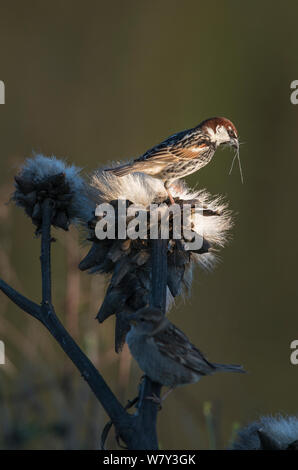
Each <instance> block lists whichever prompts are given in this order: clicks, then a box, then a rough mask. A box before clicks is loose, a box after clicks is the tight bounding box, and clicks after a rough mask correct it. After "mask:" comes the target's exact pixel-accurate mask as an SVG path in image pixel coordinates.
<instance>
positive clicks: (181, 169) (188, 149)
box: [105, 117, 240, 204]
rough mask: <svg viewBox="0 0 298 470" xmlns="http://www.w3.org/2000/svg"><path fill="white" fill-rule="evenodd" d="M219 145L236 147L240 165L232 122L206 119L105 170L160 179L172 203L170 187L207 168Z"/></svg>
mask: <svg viewBox="0 0 298 470" xmlns="http://www.w3.org/2000/svg"><path fill="white" fill-rule="evenodd" d="M220 145H229V146H231V147H234V148H236V151H237V155H238V161H239V165H240V160H239V141H238V132H237V130H236V127H235V126H234V124H233V123H232V122H231V121H230V120H229V119H226V118H223V117H214V118H210V119H206V120H205V121H203V122H201V123H200V124H199V125H198V126H196V127H194V128H192V129H187V130H185V131H181V132H178V133H177V134H174V135H172V136H170V137H168V138H167V139H166V140H164V141H163V142H161V143H160V144H158V145H156V146H155V147H153V148H151V149H150V150H148V151H147V152H145V153H144V154H143V155H142V156H141V157H139V158H137V159H135V160H133V161H132V162H131V163H127V164H124V165H120V166H118V167H115V168H110V169H107V170H105V171H107V172H111V173H113V174H114V175H116V176H124V175H127V174H129V173H135V172H141V173H146V174H148V175H151V176H153V177H155V178H159V179H161V180H162V181H163V182H164V185H165V189H166V191H167V193H168V195H169V198H170V201H171V203H172V204H173V203H174V199H173V197H172V195H171V193H170V192H169V187H170V185H171V184H172V183H173V182H174V181H175V180H177V179H180V178H183V177H185V176H187V175H190V174H191V173H194V172H196V171H198V170H199V169H200V168H202V167H203V166H205V165H207V163H209V162H210V161H211V159H212V157H213V155H214V153H215V151H216V149H217V148H218V147H219V146H220Z"/></svg>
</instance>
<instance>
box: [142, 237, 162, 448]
mask: <svg viewBox="0 0 298 470" xmlns="http://www.w3.org/2000/svg"><path fill="white" fill-rule="evenodd" d="M167 248H168V240H163V239H160V238H159V239H157V240H151V270H152V271H151V279H152V281H151V283H152V288H151V298H150V305H151V306H152V307H155V308H158V309H160V310H161V311H162V312H163V313H164V314H165V313H166V301H167ZM160 392H161V385H160V384H158V383H156V382H152V380H150V379H149V377H147V376H145V378H144V380H143V383H142V384H141V389H140V398H139V406H138V410H139V419H140V421H141V422H142V429H143V436H144V437H145V439H146V442H143V443H142V445H143V446H146V447H143V448H144V449H148V450H154V449H158V438H157V430H156V425H157V414H158V410H159V405H158V404H156V403H154V402H153V401H152V400H150V399H148V397H152V396H156V397H158V398H159V397H160Z"/></svg>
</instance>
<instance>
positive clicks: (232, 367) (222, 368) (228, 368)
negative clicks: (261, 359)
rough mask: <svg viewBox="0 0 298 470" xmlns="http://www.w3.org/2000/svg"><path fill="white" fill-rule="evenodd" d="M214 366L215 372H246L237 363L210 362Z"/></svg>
mask: <svg viewBox="0 0 298 470" xmlns="http://www.w3.org/2000/svg"><path fill="white" fill-rule="evenodd" d="M212 365H213V366H214V367H215V368H216V371H217V372H240V373H241V374H246V371H245V370H244V369H243V367H242V366H240V365H237V364H216V363H212Z"/></svg>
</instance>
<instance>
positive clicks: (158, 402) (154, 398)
mask: <svg viewBox="0 0 298 470" xmlns="http://www.w3.org/2000/svg"><path fill="white" fill-rule="evenodd" d="M146 400H151V401H153V403H156V405H158V410H159V411H160V410H161V409H162V401H163V400H162V397H158V396H157V395H155V393H152V395H151V396H150V397H146Z"/></svg>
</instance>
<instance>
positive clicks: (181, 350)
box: [154, 325, 214, 375]
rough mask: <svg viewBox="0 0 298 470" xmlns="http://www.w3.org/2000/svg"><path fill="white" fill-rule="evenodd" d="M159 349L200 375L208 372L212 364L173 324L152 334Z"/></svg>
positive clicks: (212, 367)
mask: <svg viewBox="0 0 298 470" xmlns="http://www.w3.org/2000/svg"><path fill="white" fill-rule="evenodd" d="M154 339H155V343H156V345H157V347H158V349H159V351H160V352H161V353H162V354H164V355H165V356H167V357H169V358H170V359H172V360H173V361H175V362H177V363H179V364H181V365H183V366H184V367H187V368H188V369H191V370H193V371H195V372H200V373H201V374H202V375H204V374H206V373H210V370H212V369H214V366H213V365H212V364H211V363H210V362H209V361H208V360H207V359H206V358H205V357H204V355H203V354H202V353H201V351H199V349H197V348H196V347H195V346H194V345H193V344H191V343H190V341H189V340H188V338H187V336H186V335H185V334H184V333H183V332H182V331H181V330H179V328H176V327H174V326H173V325H172V326H171V327H169V328H167V330H163V331H162V332H160V333H158V334H157V335H155V336H154Z"/></svg>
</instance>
